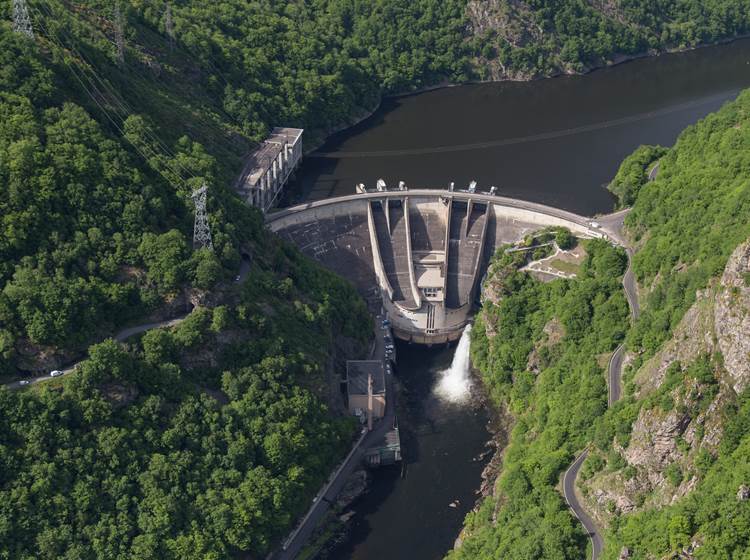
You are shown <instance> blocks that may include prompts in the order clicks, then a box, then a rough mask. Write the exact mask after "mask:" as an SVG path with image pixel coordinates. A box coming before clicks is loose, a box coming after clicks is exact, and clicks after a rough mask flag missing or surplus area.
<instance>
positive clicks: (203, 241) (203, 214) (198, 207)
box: [191, 185, 214, 251]
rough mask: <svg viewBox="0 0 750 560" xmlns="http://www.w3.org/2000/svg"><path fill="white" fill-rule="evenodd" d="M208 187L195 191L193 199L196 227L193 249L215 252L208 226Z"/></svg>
mask: <svg viewBox="0 0 750 560" xmlns="http://www.w3.org/2000/svg"><path fill="white" fill-rule="evenodd" d="M207 191H208V186H206V185H203V186H202V187H201V188H199V189H196V190H194V191H193V194H192V197H191V198H192V199H193V202H194V203H195V225H194V226H193V248H202V247H206V248H208V249H209V250H210V251H213V250H214V244H213V241H212V240H211V228H210V227H209V226H208V212H207V211H206V192H207Z"/></svg>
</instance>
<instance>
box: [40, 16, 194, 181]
mask: <svg viewBox="0 0 750 560" xmlns="http://www.w3.org/2000/svg"><path fill="white" fill-rule="evenodd" d="M39 26H40V27H41V29H42V31H43V32H44V34H45V35H46V36H47V37H48V38H49V39H50V40H51V41H53V42H54V43H55V44H56V45H57V46H58V47H60V49H62V50H65V46H64V45H63V44H62V43H61V42H60V41H59V39H57V38H55V37H54V36H53V35H52V34H51V33H50V32H49V31H48V30H47V28H46V27H45V26H44V24H43V23H42V22H41V21H40V22H39ZM63 63H64V64H65V65H66V66H67V67H68V69H69V70H70V71H71V73H72V74H73V77H74V78H75V79H76V80H77V81H78V83H79V84H80V85H81V87H82V88H83V90H84V91H85V92H86V94H88V96H89V97H90V98H91V100H92V101H93V102H94V103H95V104H96V106H97V107H99V109H100V110H101V111H102V113H103V114H104V116H105V117H106V118H107V120H109V122H110V123H111V124H112V126H114V127H115V129H116V130H117V131H118V132H119V133H120V134H121V135H122V136H123V137H124V138H125V139H126V140H127V141H128V142H129V143H130V145H131V146H133V148H134V149H135V151H136V152H138V154H139V155H140V156H141V157H142V158H143V159H144V160H145V161H146V163H149V164H151V162H150V160H149V155H150V156H151V157H158V156H159V155H160V154H158V153H157V152H156V151H155V150H154V149H153V148H152V147H151V146H149V145H148V144H144V145H143V146H138V145H137V144H136V143H135V142H133V141H132V140H130V138H128V137H127V135H126V134H125V131H124V130H123V129H122V127H121V126H120V125H119V124H118V123H117V122H116V121H115V119H114V118H113V117H112V115H111V114H110V113H109V111H107V109H106V107H104V105H102V103H101V102H100V101H99V99H97V97H96V96H95V95H94V94H92V92H91V90H90V89H89V88H88V87H87V86H86V84H85V83H84V78H82V77H81V76H80V75H79V74H78V72H77V71H76V70H75V68H74V67H73V66H72V65H71V64H69V63H68V62H67V60H65V57H63ZM84 77H85V76H84ZM86 79H87V80H88V78H86ZM89 85H91V83H90V80H89ZM144 151H146V152H149V153H144ZM152 167H153V166H152ZM167 168H168V171H169V172H171V173H172V174H173V175H174V176H172V177H169V176H167V174H166V173H165V172H164V171H163V170H162V169H159V168H158V167H155V168H154V169H155V171H156V172H157V173H159V175H161V176H162V177H163V178H164V179H165V180H166V181H167V183H169V184H171V185H173V186H178V185H180V184H181V185H183V186H186V183H185V180H184V179H183V178H182V177H181V176H180V175H179V174H178V173H177V172H175V171H174V169H172V168H170V167H169V166H167Z"/></svg>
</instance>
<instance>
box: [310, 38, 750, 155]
mask: <svg viewBox="0 0 750 560" xmlns="http://www.w3.org/2000/svg"><path fill="white" fill-rule="evenodd" d="M744 39H750V34H744V35H740V36H737V37H731V38H727V39H723V40H721V41H717V42H715V43H705V44H700V45H696V46H693V47H684V48H680V47H677V48H670V49H666V50H661V51H657V50H651V51H645V52H641V53H638V54H633V55H615V56H614V57H613V59H612V60H607V61H604V62H603V63H601V64H598V65H593V66H590V67H587V68H586V69H585V70H583V71H581V72H565V71H562V70H560V71H558V72H555V73H553V74H547V75H536V76H531V77H529V78H527V79H514V78H510V77H507V78H502V79H497V80H496V79H490V80H479V79H477V80H467V81H463V82H451V81H441V82H439V83H436V84H431V85H427V86H424V87H420V88H417V89H414V90H408V91H399V92H394V93H389V94H385V95H381V96H380V99H379V100H378V103H377V104H376V105H375V106H374V107H372V108H370V109H366V108H363V110H362V111H361V112H360V113H358V114H356V115H354V116H353V117H351V118H349V119H346V120H345V121H344V122H342V123H341V124H339V125H336V126H334V127H332V128H331V129H329V130H327V131H323V132H320V133H317V132H315V131H313V132H312V135H311V138H308V140H307V141H306V142H305V144H304V147H303V151H304V154H305V155H308V154H311V153H313V152H315V151H317V150H318V149H319V148H320V147H321V146H323V145H324V144H325V143H326V142H327V141H328V140H330V139H331V138H332V137H334V136H335V135H336V134H339V133H341V132H344V131H347V130H349V129H351V128H354V127H355V126H357V125H359V124H361V123H362V122H364V121H366V120H367V119H369V118H370V117H372V116H373V115H374V114H375V113H376V112H377V111H378V110H379V109H380V108H381V107H382V105H383V102H384V101H386V100H389V99H403V98H407V97H413V96H417V95H420V94H423V93H428V92H431V91H437V90H441V89H448V88H456V87H461V86H468V85H485V84H499V83H528V82H538V81H543V80H550V79H555V78H561V77H566V76H568V77H572V76H587V75H590V74H593V73H595V72H597V71H601V70H606V69H609V68H614V67H616V66H622V65H624V64H627V63H631V62H635V61H638V60H642V59H646V58H655V57H660V56H665V55H666V56H668V55H676V54H684V53H688V52H692V51H697V50H702V49H707V48H712V47H720V46H723V45H728V44H731V43H735V42H737V41H741V40H744Z"/></svg>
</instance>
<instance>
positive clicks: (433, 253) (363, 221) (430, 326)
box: [266, 185, 621, 344]
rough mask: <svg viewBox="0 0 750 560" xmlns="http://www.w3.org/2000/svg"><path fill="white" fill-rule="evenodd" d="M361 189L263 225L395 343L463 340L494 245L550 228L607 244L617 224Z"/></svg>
mask: <svg viewBox="0 0 750 560" xmlns="http://www.w3.org/2000/svg"><path fill="white" fill-rule="evenodd" d="M357 190H358V193H357V194H354V195H350V196H343V197H337V198H330V199H326V200H321V201H316V202H311V203H307V204H302V205H299V206H294V207H291V208H287V209H284V210H281V211H279V212H276V213H273V214H270V215H268V216H267V217H266V223H267V225H268V227H269V228H270V229H271V230H272V231H274V232H276V233H277V234H279V235H280V236H281V237H282V238H285V239H287V240H288V241H291V242H292V243H294V244H295V245H296V246H297V247H298V248H299V249H300V250H301V251H302V252H303V253H305V254H306V255H308V256H310V257H312V258H314V259H315V260H317V261H318V262H320V263H321V264H322V265H323V266H325V267H327V268H328V269H330V270H332V271H333V272H336V273H337V274H340V275H341V276H343V277H345V278H347V279H348V280H349V281H351V282H352V283H353V284H354V286H355V287H356V288H357V289H358V291H359V292H360V293H361V294H362V295H363V296H364V297H365V298H366V299H369V300H370V301H373V300H377V299H380V300H381V301H382V305H383V307H384V308H385V310H386V312H387V314H388V317H389V318H390V320H391V324H392V329H393V332H394V335H395V336H396V337H398V338H400V339H402V340H407V341H411V342H416V343H422V344H438V343H444V342H450V341H453V340H456V339H458V338H459V337H460V336H461V332H462V330H463V328H464V326H465V325H466V323H467V322H468V321H469V319H470V318H471V315H472V312H473V311H474V306H475V302H476V300H477V295H478V290H479V289H480V285H481V281H482V278H483V277H484V274H485V272H486V270H487V266H488V264H489V262H490V258H491V257H492V255H493V254H494V253H495V250H496V248H498V247H500V246H502V245H504V244H508V243H516V242H519V241H521V240H522V239H523V238H524V236H526V235H527V234H528V233H531V232H534V231H537V230H539V229H542V228H544V227H547V226H563V227H566V228H568V229H570V230H571V232H573V233H574V234H575V235H577V236H579V237H589V238H590V237H605V238H606V237H608V235H607V232H606V230H607V229H609V228H608V225H609V224H610V223H611V222H613V220H607V219H606V218H602V219H599V220H600V222H601V223H597V222H593V221H591V219H590V218H586V217H584V216H579V215H577V214H573V213H571V212H567V211H564V210H559V209H556V208H552V207H549V206H544V205H541V204H536V203H532V202H526V201H521V200H516V199H511V198H505V197H500V196H495V195H494V194H489V193H478V192H470V190H474V189H473V188H472V189H470V190H467V191H457V190H434V189H419V190H414V189H412V190H406V189H405V188H403V186H401V188H399V189H398V190H386V189H385V188H384V187H383V186H382V185H380V186H379V189H378V190H373V191H367V190H366V189H365V188H364V187H363V186H362V185H359V186H358V187H357ZM612 216H615V215H612ZM614 221H617V220H616V219H615V220H614ZM620 222H621V219H620ZM612 234H613V236H616V230H615V232H612Z"/></svg>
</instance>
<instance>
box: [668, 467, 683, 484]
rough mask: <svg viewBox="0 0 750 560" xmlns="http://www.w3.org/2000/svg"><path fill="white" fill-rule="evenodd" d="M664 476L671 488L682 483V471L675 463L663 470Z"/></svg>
mask: <svg viewBox="0 0 750 560" xmlns="http://www.w3.org/2000/svg"><path fill="white" fill-rule="evenodd" d="M664 476H666V477H667V480H668V481H669V483H670V484H671V485H672V486H675V487H677V486H679V485H680V483H681V482H682V469H680V465H678V464H677V463H672V464H671V465H669V466H668V467H667V468H666V469H665V470H664Z"/></svg>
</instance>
